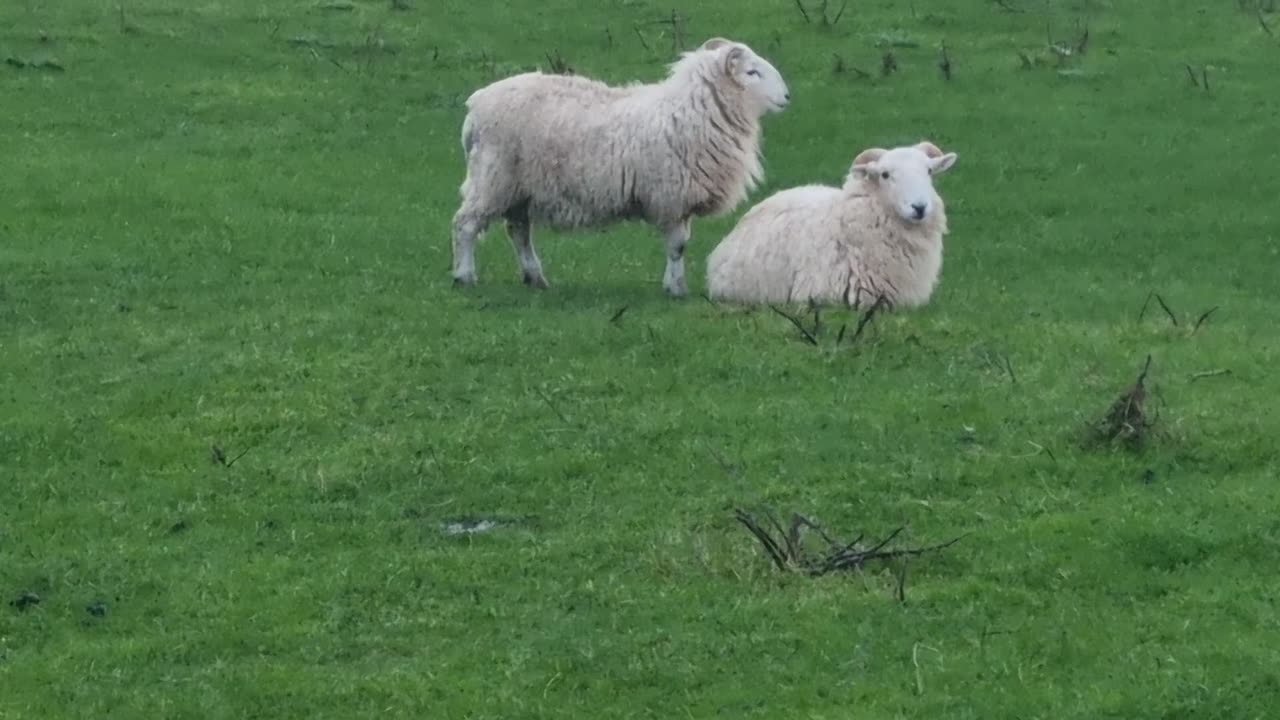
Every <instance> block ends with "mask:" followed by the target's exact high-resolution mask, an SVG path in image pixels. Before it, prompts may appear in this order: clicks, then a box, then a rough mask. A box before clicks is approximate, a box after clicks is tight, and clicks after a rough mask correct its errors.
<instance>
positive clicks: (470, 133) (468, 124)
mask: <svg viewBox="0 0 1280 720" xmlns="http://www.w3.org/2000/svg"><path fill="white" fill-rule="evenodd" d="M475 146H476V128H475V123H473V122H472V121H471V113H467V117H466V118H465V119H464V120H463V121H462V154H463V156H464V157H466V159H467V160H470V159H471V151H472V150H473V149H474V148H475Z"/></svg>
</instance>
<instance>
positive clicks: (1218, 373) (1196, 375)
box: [1191, 368, 1231, 382]
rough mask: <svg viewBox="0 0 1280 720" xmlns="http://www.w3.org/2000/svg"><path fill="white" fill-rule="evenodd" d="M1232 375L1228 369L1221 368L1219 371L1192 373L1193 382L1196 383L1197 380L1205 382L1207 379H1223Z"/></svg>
mask: <svg viewBox="0 0 1280 720" xmlns="http://www.w3.org/2000/svg"><path fill="white" fill-rule="evenodd" d="M1230 374H1231V371H1230V370H1227V369H1226V368H1219V369H1217V370H1202V371H1200V372H1197V373H1191V382H1195V381H1197V380H1203V379H1205V378H1211V377H1222V376H1223V375H1230Z"/></svg>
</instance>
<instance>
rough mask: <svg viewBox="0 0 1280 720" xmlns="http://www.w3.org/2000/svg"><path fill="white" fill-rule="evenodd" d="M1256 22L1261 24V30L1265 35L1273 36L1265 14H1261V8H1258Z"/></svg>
mask: <svg viewBox="0 0 1280 720" xmlns="http://www.w3.org/2000/svg"><path fill="white" fill-rule="evenodd" d="M1258 24H1259V25H1261V26H1262V31H1263V32H1265V33H1266V34H1267V37H1269V38H1274V37H1275V34H1274V33H1272V32H1271V26H1270V25H1268V24H1267V18H1266V16H1265V15H1263V14H1262V8H1258Z"/></svg>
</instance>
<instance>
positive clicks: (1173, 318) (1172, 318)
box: [1138, 291, 1178, 327]
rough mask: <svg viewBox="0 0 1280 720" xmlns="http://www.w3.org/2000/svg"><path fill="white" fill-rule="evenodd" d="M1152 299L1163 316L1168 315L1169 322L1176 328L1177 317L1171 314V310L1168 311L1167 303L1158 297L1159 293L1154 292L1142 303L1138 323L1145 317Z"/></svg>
mask: <svg viewBox="0 0 1280 720" xmlns="http://www.w3.org/2000/svg"><path fill="white" fill-rule="evenodd" d="M1152 298H1155V300H1156V302H1158V303H1160V308H1161V309H1162V310H1164V314H1165V315H1168V316H1169V320H1170V321H1171V322H1172V323H1173V326H1174V327H1177V326H1178V317H1177V316H1176V315H1174V314H1173V311H1172V310H1170V309H1169V305H1168V303H1166V302H1165V301H1164V298H1162V297H1160V293H1158V292H1154V291H1153V292H1151V293H1150V294H1148V295H1147V299H1146V300H1145V301H1144V302H1143V303H1142V311H1141V312H1139V313H1138V322H1142V319H1143V318H1144V317H1146V315H1147V307H1148V306H1149V305H1151V299H1152Z"/></svg>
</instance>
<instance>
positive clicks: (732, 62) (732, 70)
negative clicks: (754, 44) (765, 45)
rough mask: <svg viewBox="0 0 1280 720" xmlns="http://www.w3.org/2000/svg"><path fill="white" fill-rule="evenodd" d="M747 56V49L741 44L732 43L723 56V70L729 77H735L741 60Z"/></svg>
mask: <svg viewBox="0 0 1280 720" xmlns="http://www.w3.org/2000/svg"><path fill="white" fill-rule="evenodd" d="M746 58H747V51H746V49H745V48H743V47H742V46H741V45H734V46H733V49H731V50H730V51H729V54H728V55H726V56H725V58H724V72H725V74H726V75H728V76H729V77H736V76H737V74H738V70H739V69H741V67H742V62H743V61H744V60H746Z"/></svg>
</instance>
